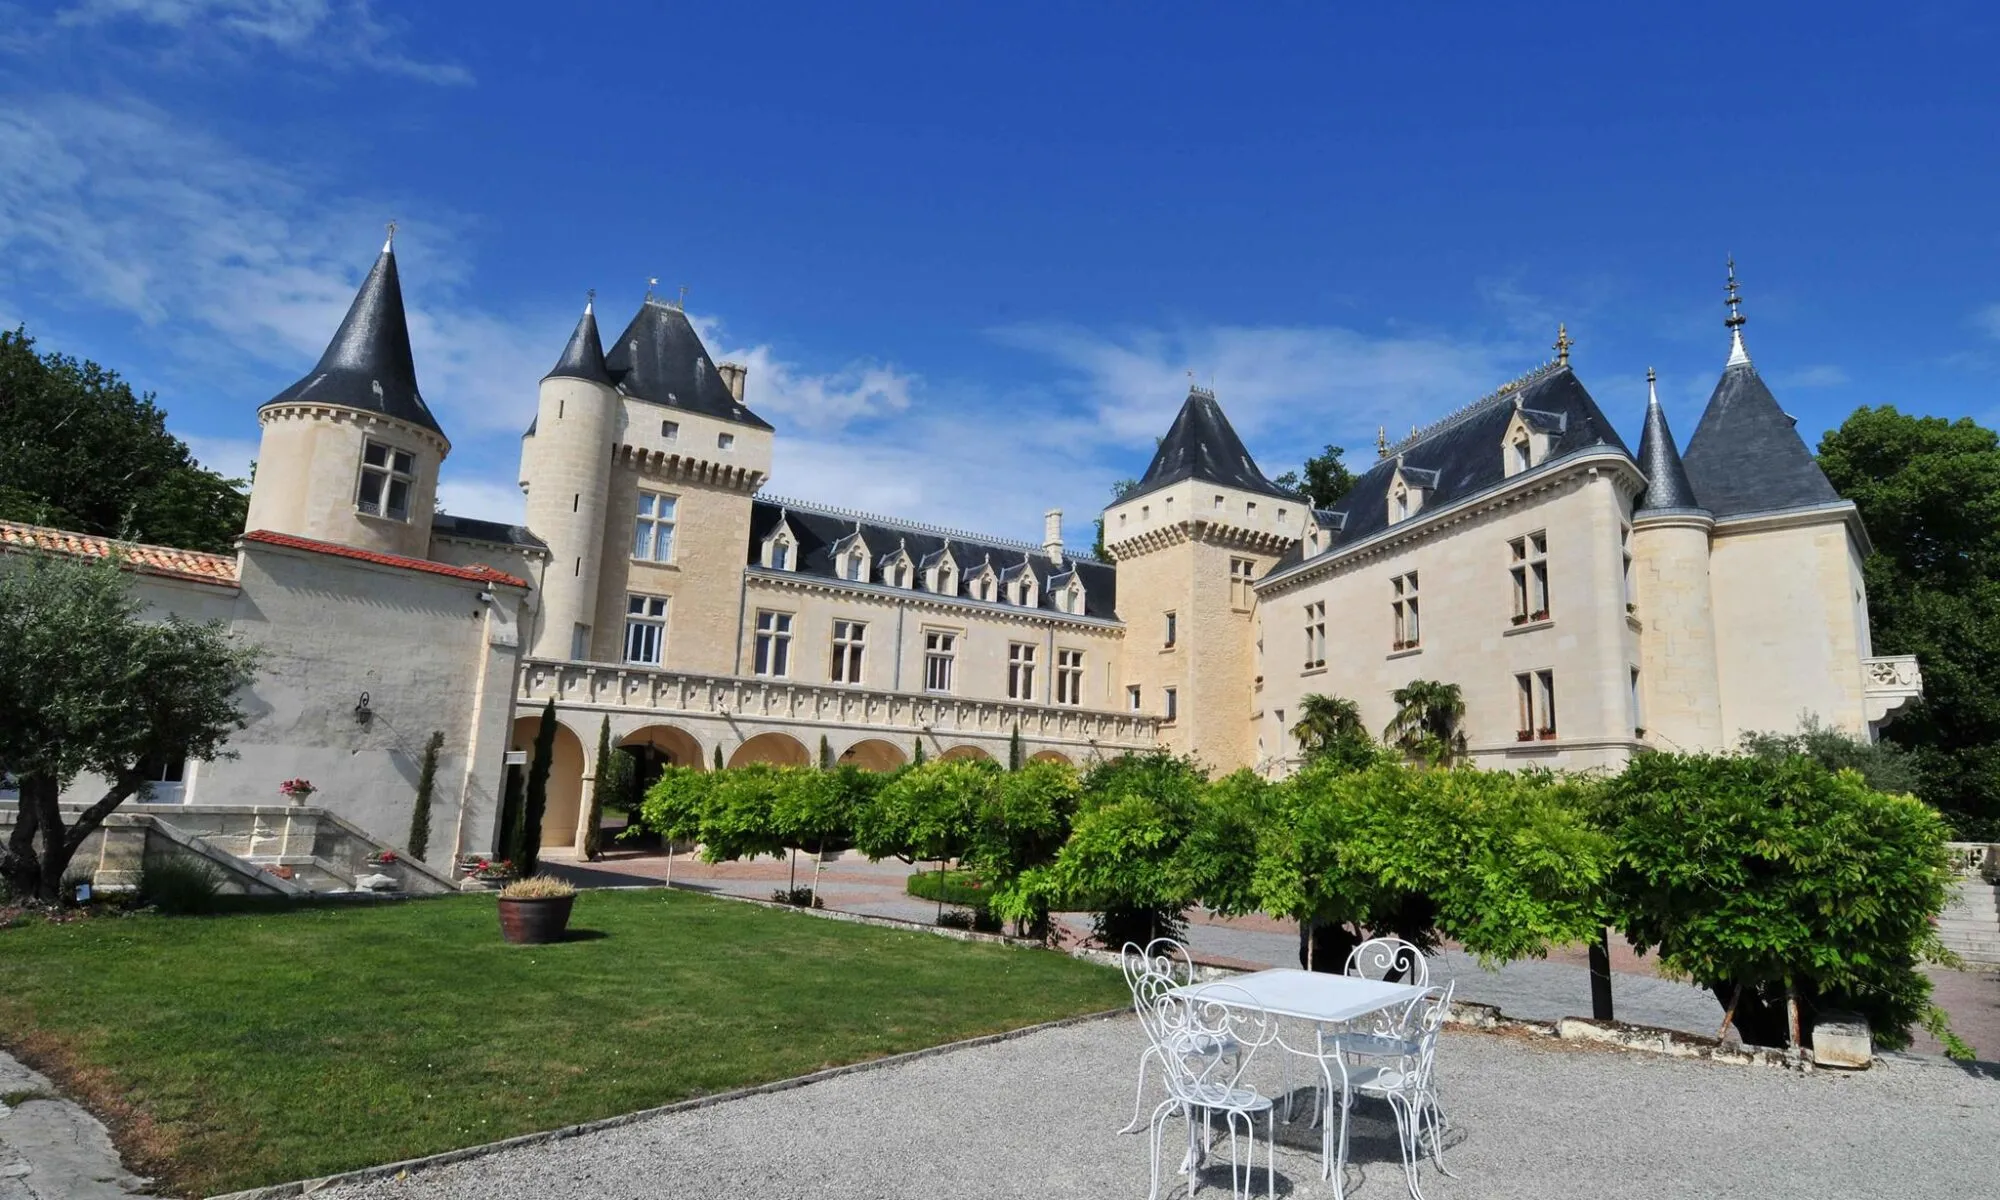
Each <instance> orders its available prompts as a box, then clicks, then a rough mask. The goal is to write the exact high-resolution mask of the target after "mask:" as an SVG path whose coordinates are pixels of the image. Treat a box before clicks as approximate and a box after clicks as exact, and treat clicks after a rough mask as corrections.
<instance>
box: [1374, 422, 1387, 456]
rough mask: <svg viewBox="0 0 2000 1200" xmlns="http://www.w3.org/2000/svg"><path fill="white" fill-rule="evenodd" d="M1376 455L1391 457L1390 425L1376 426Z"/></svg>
mask: <svg viewBox="0 0 2000 1200" xmlns="http://www.w3.org/2000/svg"><path fill="white" fill-rule="evenodd" d="M1375 457H1376V458H1387V457H1389V427H1388V426H1386V425H1377V426H1376V427H1375Z"/></svg>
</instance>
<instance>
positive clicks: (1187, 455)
mask: <svg viewBox="0 0 2000 1200" xmlns="http://www.w3.org/2000/svg"><path fill="white" fill-rule="evenodd" d="M1183 479H1200V480H1203V481H1205V482H1208V483H1219V484H1221V485H1223V486H1224V487H1232V488H1239V489H1241V490H1243V491H1246V492H1262V493H1263V494H1265V495H1267V496H1290V495H1291V493H1290V492H1287V491H1286V490H1285V489H1283V488H1281V487H1279V486H1278V485H1277V484H1275V483H1272V482H1271V481H1270V480H1269V479H1266V478H1265V477H1264V473H1263V472H1262V471H1260V470H1258V469H1257V464H1256V463H1254V462H1252V461H1251V460H1250V451H1249V450H1248V449H1246V448H1245V447H1244V445H1243V439H1242V438H1239V437H1237V436H1236V430H1235V428H1234V427H1232V426H1231V425H1230V424H1229V418H1228V417H1226V416H1224V415H1223V412H1222V406H1221V405H1220V404H1217V403H1216V402H1215V393H1214V392H1211V391H1209V390H1208V389H1207V388H1201V387H1190V388H1188V395H1187V400H1186V401H1185V402H1183V403H1182V404H1181V411H1180V413H1179V415H1177V416H1176V417H1175V418H1174V423H1173V425H1172V426H1171V427H1170V428H1168V430H1167V436H1166V437H1164V438H1162V439H1161V440H1160V448H1159V449H1158V450H1155V451H1154V452H1153V461H1152V462H1151V463H1150V464H1148V465H1147V467H1146V473H1145V475H1144V476H1142V477H1141V478H1140V480H1139V486H1138V487H1135V488H1133V489H1132V490H1131V491H1129V492H1127V493H1126V494H1125V496H1124V499H1126V500H1130V499H1132V498H1133V497H1135V496H1142V495H1144V494H1146V493H1147V492H1151V491H1155V490H1157V489H1159V488H1163V487H1166V486H1167V485H1168V484H1170V483H1179V482H1180V481H1181V480H1183Z"/></svg>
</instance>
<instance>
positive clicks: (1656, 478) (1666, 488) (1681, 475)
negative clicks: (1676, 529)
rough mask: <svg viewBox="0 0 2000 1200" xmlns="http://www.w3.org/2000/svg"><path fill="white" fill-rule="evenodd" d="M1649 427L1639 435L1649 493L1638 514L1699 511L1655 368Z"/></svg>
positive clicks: (1649, 387)
mask: <svg viewBox="0 0 2000 1200" xmlns="http://www.w3.org/2000/svg"><path fill="white" fill-rule="evenodd" d="M1646 393H1647V395H1646V428H1645V430H1644V431H1643V432H1642V433H1641V434H1640V435H1639V469H1640V470H1641V471H1644V472H1645V473H1646V490H1645V492H1644V493H1642V494H1641V495H1640V497H1639V503H1638V504H1637V505H1636V506H1634V509H1633V511H1635V512H1660V511H1669V510H1675V509H1698V508H1700V507H1701V505H1699V504H1697V503H1696V502H1695V498H1694V485H1693V484H1691V483H1689V482H1688V475H1687V468H1686V467H1685V466H1683V465H1682V464H1681V452H1680V450H1679V449H1677V448H1676V447H1675V445H1674V431H1673V430H1671V429H1669V428H1667V414H1666V410H1664V409H1662V408H1661V407H1660V388H1659V384H1658V381H1657V378H1656V377H1655V376H1654V374H1653V368H1651V367H1647V368H1646Z"/></svg>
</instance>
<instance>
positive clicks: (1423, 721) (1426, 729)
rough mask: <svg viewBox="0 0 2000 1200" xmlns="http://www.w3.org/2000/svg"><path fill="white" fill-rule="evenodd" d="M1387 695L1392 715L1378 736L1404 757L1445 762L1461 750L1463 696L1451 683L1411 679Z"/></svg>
mask: <svg viewBox="0 0 2000 1200" xmlns="http://www.w3.org/2000/svg"><path fill="white" fill-rule="evenodd" d="M1389 698H1390V699H1391V700H1393V701H1395V704H1396V715H1395V717H1393V718H1392V719H1391V720H1390V721H1389V725H1388V727H1387V728H1386V729H1384V730H1383V731H1382V740H1383V741H1385V742H1388V743H1389V744H1390V745H1392V746H1395V747H1396V748H1397V749H1399V750H1401V751H1402V752H1403V754H1404V755H1405V756H1407V757H1408V758H1410V759H1412V760H1415V761H1419V762H1428V763H1446V762H1450V761H1451V760H1452V759H1453V758H1456V757H1458V756H1459V755H1462V754H1464V753H1465V733H1464V731H1463V730H1461V729H1460V728H1459V725H1460V723H1461V722H1462V721H1464V720H1465V696H1464V694H1463V693H1462V692H1460V691H1459V687H1458V685H1457V684H1455V683H1438V682H1436V681H1435V680H1430V679H1412V680H1411V681H1410V682H1409V683H1408V684H1406V685H1404V686H1402V687H1400V688H1397V689H1396V690H1395V691H1394V692H1393V693H1391V694H1390V696H1389Z"/></svg>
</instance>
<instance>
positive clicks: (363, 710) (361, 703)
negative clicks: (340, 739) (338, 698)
mask: <svg viewBox="0 0 2000 1200" xmlns="http://www.w3.org/2000/svg"><path fill="white" fill-rule="evenodd" d="M374 719H375V710H374V709H373V708H371V707H369V704H368V693H367V692H363V693H361V699H360V700H358V701H356V702H355V705H354V720H355V721H356V722H357V723H358V724H362V725H366V724H367V723H368V722H370V721H372V720H374Z"/></svg>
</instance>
